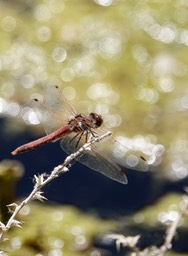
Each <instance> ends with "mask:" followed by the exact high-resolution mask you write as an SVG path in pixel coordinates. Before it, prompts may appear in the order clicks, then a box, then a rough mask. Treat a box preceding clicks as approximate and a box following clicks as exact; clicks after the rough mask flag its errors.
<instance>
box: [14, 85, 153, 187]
mask: <svg viewBox="0 0 188 256" xmlns="http://www.w3.org/2000/svg"><path fill="white" fill-rule="evenodd" d="M32 106H33V108H34V109H35V111H36V113H37V116H38V119H39V121H40V123H41V124H42V125H43V127H44V129H45V131H46V133H47V135H46V136H43V137H41V138H39V139H37V140H34V141H31V142H29V143H26V144H24V145H21V146H20V147H18V148H16V149H15V150H14V151H12V152H11V153H12V155H17V154H20V153H24V152H27V151H30V150H33V149H35V148H38V147H40V146H42V145H44V144H46V143H49V142H54V141H57V140H59V139H61V147H62V149H63V150H64V151H65V152H66V153H67V154H71V153H73V152H75V151H76V150H78V147H81V146H83V145H84V144H85V143H86V142H88V140H89V139H91V138H92V137H96V136H100V135H102V134H104V133H105V132H106V130H105V129H103V128H101V126H102V124H103V118H102V116H101V115H99V114H97V113H90V114H89V115H84V114H80V113H79V112H78V111H77V110H76V108H75V107H74V106H73V105H72V104H71V102H70V101H68V100H67V99H66V97H65V96H64V95H63V93H62V92H61V90H60V88H59V87H58V86H50V87H49V88H48V90H47V93H46V95H44V97H41V96H38V97H35V98H34V99H33V100H32ZM76 160H78V161H79V162H81V163H83V164H84V165H86V166H87V167H89V168H91V169H93V170H95V171H97V172H99V173H101V174H103V175H105V176H107V177H109V178H111V179H113V180H115V181H117V182H120V183H122V184H127V182H128V181H127V177H126V174H125V172H124V171H123V170H122V168H121V167H120V165H122V166H123V167H124V168H129V169H131V168H132V169H138V170H140V169H141V170H146V169H147V168H148V165H147V161H146V159H145V158H144V157H143V156H141V155H139V154H138V153H137V152H135V151H134V150H130V149H129V148H127V147H126V146H124V145H123V144H121V143H120V142H119V141H117V140H116V139H115V138H113V136H110V137H108V138H107V139H105V140H104V141H102V142H98V143H94V144H92V145H91V146H90V149H89V150H85V151H84V152H83V153H82V155H81V156H79V157H78V158H77V159H76Z"/></svg>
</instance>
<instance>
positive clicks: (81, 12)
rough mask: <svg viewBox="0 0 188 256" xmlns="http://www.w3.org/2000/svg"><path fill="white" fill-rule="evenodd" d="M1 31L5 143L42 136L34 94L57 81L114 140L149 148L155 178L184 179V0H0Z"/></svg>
mask: <svg viewBox="0 0 188 256" xmlns="http://www.w3.org/2000/svg"><path fill="white" fill-rule="evenodd" d="M0 38H1V40H0V118H1V119H2V120H6V121H5V122H6V124H5V125H4V126H2V128H1V130H2V138H4V137H7V139H6V141H7V142H8V143H9V145H10V143H11V140H13V141H14V142H15V138H16V137H19V138H20V137H21V136H22V134H24V133H26V132H27V133H28V132H29V134H32V136H36V137H39V136H41V135H42V134H44V133H43V130H42V128H41V126H40V125H39V122H38V120H37V119H36V116H35V113H34V111H33V109H32V107H31V105H30V100H31V98H33V97H34V95H38V94H41V95H43V94H45V92H46V90H47V87H49V86H51V85H58V86H59V87H60V88H61V90H62V92H63V94H64V95H65V96H66V98H67V99H68V100H70V101H71V102H72V103H73V104H74V105H75V106H76V108H77V109H78V110H79V111H80V112H83V113H85V114H87V113H90V112H92V111H95V112H97V113H99V114H101V115H102V116H103V118H104V125H105V126H106V128H107V129H109V130H113V134H114V136H115V138H116V139H117V140H119V141H121V143H122V144H124V145H126V146H127V147H129V148H130V149H132V150H136V151H138V152H140V153H141V154H143V155H144V156H145V157H146V159H147V160H148V163H149V169H148V172H152V173H155V175H156V177H157V180H161V181H164V180H168V181H170V182H175V181H177V182H178V181H181V180H184V179H186V178H187V176H188V158H187V153H188V133H187V130H188V122H187V116H188V86H187V79H188V72H187V69H188V52H187V47H188V3H187V1H185V0H173V1H169V0H168V1H160V0H156V1H153V0H139V1H128V0H127V1H126V0H124V1H123V0H82V1H77V0H67V1H63V0H43V1H42V0H34V1H22V0H17V1H11V0H9V1H1V2H0ZM62 114H63V113H62ZM22 142H24V143H26V142H28V141H26V140H21V141H17V142H15V144H12V145H11V148H9V149H10V151H11V150H13V149H14V148H16V147H17V146H19V145H20V144H21V143H22ZM4 143H5V142H4ZM6 147H7V146H6V143H5V144H3V145H2V144H1V151H2V150H3V148H5V149H6ZM56 147H58V143H57V145H56ZM45 150H47V149H45ZM40 152H42V151H40ZM10 157H11V156H10V155H9V154H8V153H7V154H6V158H10ZM3 158H5V156H3ZM3 158H1V160H3ZM30 168H31V169H32V166H30ZM139 175H140V174H139ZM105 181H106V180H105ZM49 255H61V254H53V253H52V254H49ZM90 255H91V256H100V254H97V253H96V254H90Z"/></svg>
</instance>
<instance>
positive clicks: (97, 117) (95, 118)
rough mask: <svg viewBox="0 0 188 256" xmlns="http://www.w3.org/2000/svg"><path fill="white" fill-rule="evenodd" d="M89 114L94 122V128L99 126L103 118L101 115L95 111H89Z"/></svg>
mask: <svg viewBox="0 0 188 256" xmlns="http://www.w3.org/2000/svg"><path fill="white" fill-rule="evenodd" d="M89 116H90V118H91V119H92V120H93V122H94V123H95V126H96V128H98V127H100V126H101V124H102V123H103V119H102V116H101V115H98V114H97V113H91V114H90V115H89Z"/></svg>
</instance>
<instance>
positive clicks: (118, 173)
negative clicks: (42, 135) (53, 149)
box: [61, 135, 127, 184]
mask: <svg viewBox="0 0 188 256" xmlns="http://www.w3.org/2000/svg"><path fill="white" fill-rule="evenodd" d="M72 136H73V135H70V136H67V137H65V138H64V139H63V140H62V141H61V146H62V148H63V150H64V151H65V152H67V153H68V154H71V153H73V152H75V151H76V150H77V149H78V148H76V143H77V140H73V141H72V142H71V143H70V141H71V139H72ZM84 137H85V136H83V137H82V139H81V142H80V143H79V147H80V146H81V145H83V142H84V141H85V138H84ZM77 160H78V161H79V162H81V163H83V164H84V165H86V166H88V167H89V168H91V169H93V170H95V171H97V172H100V173H102V174H103V175H105V176H107V177H109V178H111V179H113V180H116V181H118V182H120V183H123V184H127V177H126V175H125V173H124V172H123V171H122V170H121V168H120V167H119V166H118V165H117V164H116V163H115V162H114V161H111V159H110V158H108V157H107V156H106V155H105V153H104V152H100V151H99V150H98V149H97V147H96V146H95V145H91V149H89V150H86V151H84V152H83V154H82V155H81V156H79V157H78V158H77Z"/></svg>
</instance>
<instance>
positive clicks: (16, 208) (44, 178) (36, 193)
mask: <svg viewBox="0 0 188 256" xmlns="http://www.w3.org/2000/svg"><path fill="white" fill-rule="evenodd" d="M111 134H112V133H111V132H107V133H105V134H103V135H101V136H100V137H95V138H94V137H92V138H91V140H89V141H88V142H87V143H86V144H84V145H83V146H82V147H81V148H80V149H79V150H78V151H77V152H75V153H73V154H71V155H70V156H68V157H67V158H66V159H65V161H64V163H63V164H62V165H59V166H57V167H55V168H54V169H53V170H52V171H51V173H50V174H49V175H47V174H46V173H43V174H41V175H38V176H37V175H35V176H34V182H35V185H34V188H33V190H32V192H31V193H30V194H29V195H28V197H26V198H25V199H24V200H23V201H22V202H21V203H20V204H16V203H12V204H10V205H8V206H7V207H8V209H9V210H10V211H11V212H12V215H11V217H10V219H9V220H8V222H7V224H6V225H5V224H3V223H2V222H0V229H1V233H0V242H2V241H4V240H6V239H4V236H5V234H6V233H7V231H8V230H9V229H10V228H11V227H13V226H16V227H21V225H22V222H21V221H18V220H16V216H17V214H18V213H19V212H20V210H21V209H22V208H23V207H24V206H25V205H26V204H28V203H29V202H30V201H31V200H35V199H37V200H40V201H44V200H47V198H45V197H44V196H43V195H42V194H43V192H42V191H41V189H42V188H43V187H44V186H45V185H47V184H48V183H49V182H51V181H52V180H54V179H55V178H57V177H59V176H60V175H61V174H62V173H64V172H66V171H68V168H67V167H68V166H69V165H70V163H71V162H72V161H73V160H74V159H76V158H77V157H78V156H80V155H81V154H82V153H83V152H84V151H86V150H90V146H91V145H92V144H93V143H96V142H100V141H101V140H103V139H104V138H106V137H108V136H110V135H111ZM0 253H1V251H0Z"/></svg>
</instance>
